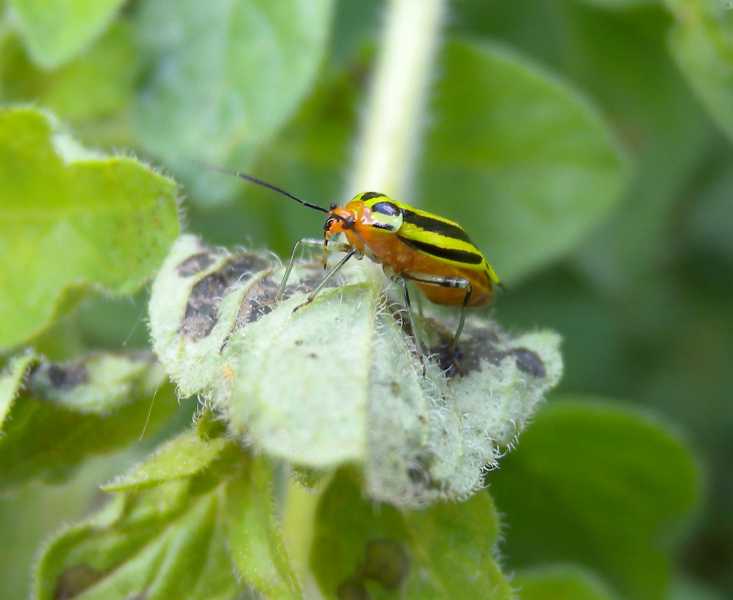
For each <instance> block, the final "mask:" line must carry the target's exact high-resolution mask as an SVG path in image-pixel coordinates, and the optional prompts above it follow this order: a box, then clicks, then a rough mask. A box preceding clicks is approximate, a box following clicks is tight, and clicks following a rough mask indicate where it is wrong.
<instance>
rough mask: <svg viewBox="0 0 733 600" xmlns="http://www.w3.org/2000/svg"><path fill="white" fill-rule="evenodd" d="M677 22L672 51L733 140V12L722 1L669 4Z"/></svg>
mask: <svg viewBox="0 0 733 600" xmlns="http://www.w3.org/2000/svg"><path fill="white" fill-rule="evenodd" d="M666 4H667V5H668V6H669V8H670V10H671V11H672V12H673V13H674V15H675V17H676V18H677V21H678V24H677V27H676V28H675V29H674V30H673V31H672V32H671V35H670V47H671V49H672V52H673V53H674V56H675V58H676V59H677V62H678V63H679V65H680V67H681V68H682V70H683V71H684V73H685V75H686V76H687V78H688V79H689V80H690V83H691V84H692V86H693V87H694V88H695V91H697V93H698V94H699V95H700V97H701V98H702V100H703V102H704V103H705V105H706V106H707V108H708V110H709V111H710V113H711V114H712V115H713V117H714V118H715V119H716V120H717V121H718V123H719V124H720V126H721V127H722V128H723V129H724V130H725V131H726V132H727V133H728V136H730V137H733V8H731V6H730V4H729V3H726V2H722V1H721V0H666Z"/></svg>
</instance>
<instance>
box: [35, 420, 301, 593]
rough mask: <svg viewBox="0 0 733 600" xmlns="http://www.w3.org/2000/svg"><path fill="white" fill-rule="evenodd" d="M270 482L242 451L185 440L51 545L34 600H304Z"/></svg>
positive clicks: (193, 435)
mask: <svg viewBox="0 0 733 600" xmlns="http://www.w3.org/2000/svg"><path fill="white" fill-rule="evenodd" d="M201 455H203V456H204V457H205V458H204V459H202V458H201ZM271 478H272V472H271V467H270V465H269V464H268V463H266V462H265V461H261V460H259V459H256V458H253V457H251V455H249V454H248V453H246V452H245V451H243V450H242V449H241V448H240V447H239V446H238V445H237V444H235V443H232V442H231V441H227V440H225V439H223V438H217V439H215V440H210V441H207V440H202V439H200V438H198V433H197V431H196V430H195V429H194V430H191V431H188V432H186V433H183V434H182V435H180V436H178V437H176V438H174V439H173V440H171V441H170V442H168V443H167V444H166V445H165V446H164V448H163V449H162V450H161V451H160V452H158V453H156V454H155V455H153V456H152V457H151V458H150V459H149V460H148V461H146V462H144V463H143V464H142V465H140V466H138V467H137V468H136V469H135V470H133V472H132V473H131V474H129V475H128V476H126V477H125V478H123V479H121V480H119V481H118V483H117V486H116V487H115V486H112V487H114V488H115V489H118V490H120V491H119V492H117V493H116V494H115V497H114V498H113V499H112V501H111V502H109V503H107V504H106V505H105V506H104V507H103V508H102V509H101V510H100V511H99V512H97V513H96V514H95V515H93V516H92V517H90V518H88V519H86V520H85V521H83V522H81V523H79V524H77V525H74V526H72V527H67V528H66V529H65V530H64V531H62V532H60V533H59V534H58V535H56V536H55V537H54V539H52V540H51V541H50V543H48V545H47V546H46V548H45V549H44V551H43V553H42V555H41V557H40V560H39V562H38V565H37V568H36V571H35V582H34V585H35V589H34V598H36V599H37V600H56V599H57V598H59V597H68V598H76V597H83V598H89V599H90V600H91V599H106V598H125V599H128V598H150V599H151V600H153V599H156V600H157V599H161V600H163V599H166V600H167V599H168V598H175V599H178V598H185V599H186V600H212V599H215V598H216V599H220V600H223V599H228V598H234V597H239V596H240V594H242V593H243V592H244V590H245V589H246V588H249V589H251V590H255V591H256V592H258V593H259V594H261V595H262V597H267V598H279V599H282V600H298V599H299V598H301V595H300V590H299V587H298V582H297V580H296V579H295V577H294V575H293V574H292V572H291V570H290V567H289V564H288V561H287V556H286V555H285V552H284V547H283V544H282V540H281V539H280V534H279V531H278V530H277V529H276V527H275V523H276V522H275V516H274V503H273V500H272V490H271ZM110 489H111V488H110Z"/></svg>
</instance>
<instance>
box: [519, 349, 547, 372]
mask: <svg viewBox="0 0 733 600" xmlns="http://www.w3.org/2000/svg"><path fill="white" fill-rule="evenodd" d="M510 353H511V354H513V355H514V360H515V361H516V363H517V369H519V370H520V371H524V372H525V373H527V374H529V375H532V376H533V377H544V376H545V375H546V374H547V372H546V370H545V364H544V363H543V362H542V359H540V357H539V356H537V354H536V353H534V352H532V351H531V350H527V349H526V348H514V349H513V350H511V351H510Z"/></svg>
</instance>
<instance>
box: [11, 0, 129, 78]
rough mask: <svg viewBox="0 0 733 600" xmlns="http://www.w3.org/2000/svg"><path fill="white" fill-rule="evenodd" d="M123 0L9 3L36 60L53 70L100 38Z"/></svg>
mask: <svg viewBox="0 0 733 600" xmlns="http://www.w3.org/2000/svg"><path fill="white" fill-rule="evenodd" d="M123 1H124V0H8V3H9V5H10V7H11V9H12V10H13V14H14V16H15V21H16V24H17V28H18V30H19V31H20V32H21V33H22V34H23V39H24V41H25V43H26V45H27V46H28V50H29V52H30V54H31V56H32V57H33V59H34V60H35V61H36V62H37V63H38V64H39V65H40V66H42V67H45V68H51V67H56V66H58V65H60V64H61V63H64V62H66V61H67V60H69V59H71V58H74V57H75V56H76V55H77V54H79V53H80V52H81V51H82V50H83V49H84V48H86V47H87V46H88V45H89V44H90V43H91V42H92V41H93V40H94V39H95V38H96V37H97V36H98V35H99V34H101V33H102V32H103V31H104V30H105V28H106V27H107V25H108V24H109V22H110V21H111V20H112V19H113V18H114V16H115V13H116V12H117V10H118V9H119V7H120V6H121V5H122V3H123Z"/></svg>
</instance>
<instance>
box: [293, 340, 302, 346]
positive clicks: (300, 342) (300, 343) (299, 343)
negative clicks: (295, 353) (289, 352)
mask: <svg viewBox="0 0 733 600" xmlns="http://www.w3.org/2000/svg"><path fill="white" fill-rule="evenodd" d="M295 345H296V346H302V345H303V340H295Z"/></svg>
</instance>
